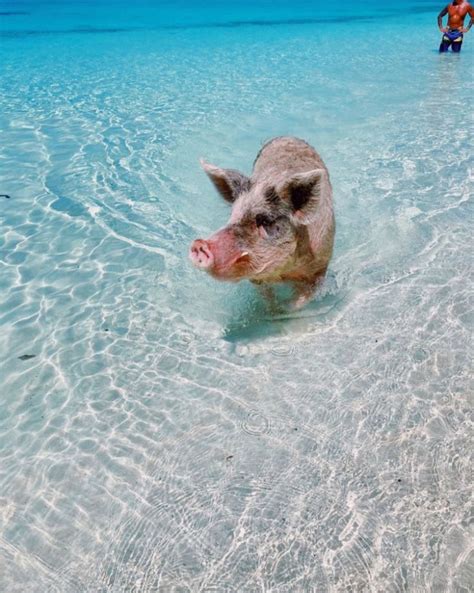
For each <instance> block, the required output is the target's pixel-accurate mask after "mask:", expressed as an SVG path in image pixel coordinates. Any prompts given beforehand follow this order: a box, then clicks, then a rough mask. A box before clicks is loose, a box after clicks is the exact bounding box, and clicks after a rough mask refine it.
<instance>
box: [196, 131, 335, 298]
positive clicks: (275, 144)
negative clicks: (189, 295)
mask: <svg viewBox="0 0 474 593" xmlns="http://www.w3.org/2000/svg"><path fill="white" fill-rule="evenodd" d="M201 165H202V167H203V169H204V171H205V172H206V173H207V175H208V176H209V178H210V179H211V181H212V183H213V184H214V186H215V188H216V189H217V191H218V192H219V193H220V194H221V196H222V197H223V198H224V200H226V201H227V202H229V203H230V204H231V205H232V213H231V216H230V219H229V222H228V223H227V225H226V226H225V227H224V228H222V229H221V230H219V231H217V232H216V233H214V234H213V235H212V236H211V237H209V238H208V239H197V240H196V241H194V242H193V244H192V245H191V249H190V254H189V255H190V258H191V261H192V262H193V264H194V265H195V266H196V267H197V268H199V269H201V270H204V271H206V272H208V273H209V274H210V275H211V276H213V277H214V278H216V279H217V280H228V281H234V282H235V281H239V280H244V279H246V280H250V282H253V283H254V284H256V285H258V286H259V287H261V288H262V289H263V290H264V291H265V292H266V293H268V292H269V290H268V289H269V288H270V287H271V285H273V284H276V283H280V282H289V283H291V284H292V285H293V287H294V299H293V306H294V307H295V308H300V307H303V306H304V305H305V304H306V303H307V302H308V300H310V299H311V297H312V296H313V294H314V291H315V290H316V287H317V286H318V284H319V283H320V282H321V281H322V279H323V278H324V276H325V274H326V270H327V267H328V264H329V260H330V259H331V255H332V250H333V243H334V231H335V222H334V211H333V201H332V188H331V183H330V180H329V173H328V170H327V168H326V166H325V164H324V163H323V161H322V159H321V157H320V156H319V155H318V153H317V152H316V151H315V150H314V148H313V147H312V146H310V145H309V144H308V143H307V142H305V141H304V140H300V139H298V138H292V137H279V138H274V139H273V140H270V141H269V142H267V143H266V144H265V145H264V146H263V148H262V149H261V150H260V152H259V153H258V155H257V158H256V159H255V162H254V166H253V172H252V175H251V177H247V176H245V175H244V174H242V173H240V172H239V171H236V170H234V169H221V168H220V167H216V166H215V165H211V164H209V163H206V162H205V161H201Z"/></svg>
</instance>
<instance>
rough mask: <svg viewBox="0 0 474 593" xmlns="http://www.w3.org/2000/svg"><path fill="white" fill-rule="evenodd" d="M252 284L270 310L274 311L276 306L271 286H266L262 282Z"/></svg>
mask: <svg viewBox="0 0 474 593" xmlns="http://www.w3.org/2000/svg"><path fill="white" fill-rule="evenodd" d="M252 284H254V285H255V287H256V288H257V290H258V292H259V293H260V294H261V295H262V297H263V298H264V299H265V300H266V301H267V303H268V305H269V307H270V310H272V311H276V310H277V309H278V304H277V300H276V297H275V291H274V290H273V286H272V285H271V284H266V283H264V282H261V283H260V282H253V283H252Z"/></svg>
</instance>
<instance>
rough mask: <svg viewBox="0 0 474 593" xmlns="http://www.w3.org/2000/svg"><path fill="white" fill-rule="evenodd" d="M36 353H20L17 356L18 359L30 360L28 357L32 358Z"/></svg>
mask: <svg viewBox="0 0 474 593" xmlns="http://www.w3.org/2000/svg"><path fill="white" fill-rule="evenodd" d="M35 356H36V354H22V355H21V356H19V357H18V358H19V360H30V358H34V357H35Z"/></svg>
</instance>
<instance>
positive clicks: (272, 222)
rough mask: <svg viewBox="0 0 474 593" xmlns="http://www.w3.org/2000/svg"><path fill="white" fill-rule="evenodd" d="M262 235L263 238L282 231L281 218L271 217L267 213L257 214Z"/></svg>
mask: <svg viewBox="0 0 474 593" xmlns="http://www.w3.org/2000/svg"><path fill="white" fill-rule="evenodd" d="M255 222H256V224H257V227H258V230H259V233H260V235H261V236H262V237H263V238H267V237H274V236H275V235H277V234H278V233H279V232H280V224H279V219H278V218H277V219H274V218H269V217H268V216H266V215H265V214H257V216H256V217H255Z"/></svg>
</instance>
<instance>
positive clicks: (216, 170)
mask: <svg viewBox="0 0 474 593" xmlns="http://www.w3.org/2000/svg"><path fill="white" fill-rule="evenodd" d="M200 162H201V167H202V168H203V169H204V171H205V172H206V173H207V176H208V177H209V179H210V180H211V181H212V183H213V184H214V187H215V188H216V189H217V191H218V192H219V193H220V194H221V196H222V197H223V198H224V200H226V201H227V202H230V203H231V204H232V203H233V202H235V200H236V199H237V198H238V197H239V195H240V194H241V193H242V192H244V191H248V190H249V189H250V179H249V178H248V177H246V176H245V175H243V174H242V173H240V172H239V171H235V170H234V169H221V168H220V167H216V166H215V165H211V164H210V163H206V161H204V160H203V159H201V161H200Z"/></svg>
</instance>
